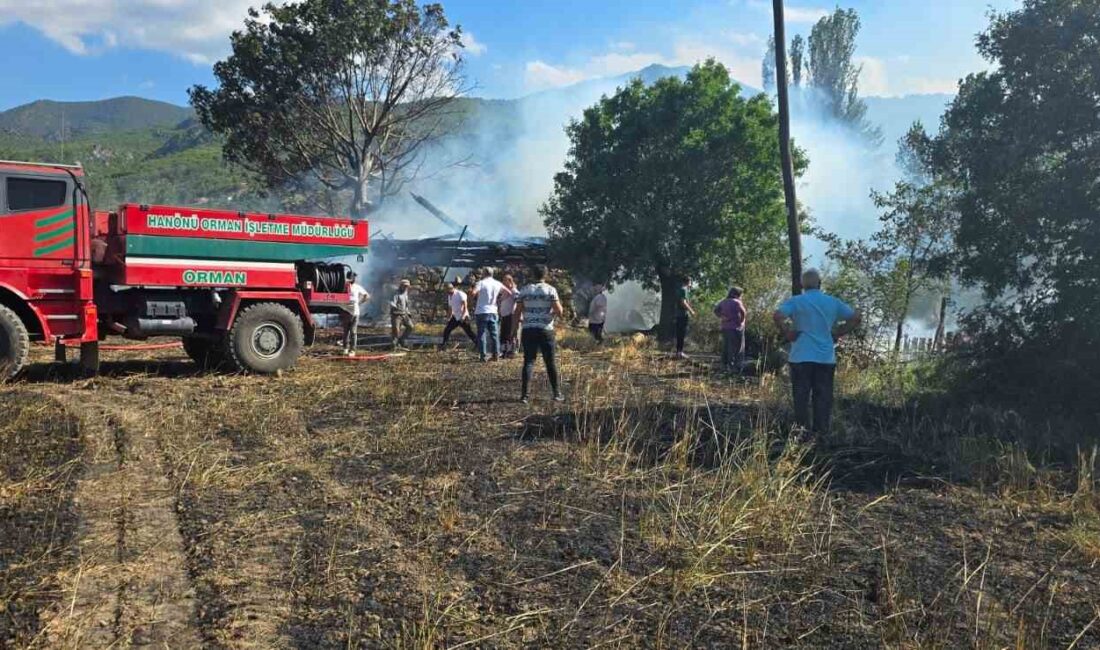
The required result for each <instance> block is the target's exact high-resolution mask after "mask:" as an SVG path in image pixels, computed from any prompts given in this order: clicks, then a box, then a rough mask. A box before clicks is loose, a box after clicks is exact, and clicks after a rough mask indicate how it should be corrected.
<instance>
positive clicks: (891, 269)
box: [825, 122, 957, 352]
mask: <svg viewBox="0 0 1100 650" xmlns="http://www.w3.org/2000/svg"><path fill="white" fill-rule="evenodd" d="M928 148H929V138H928V135H927V134H926V133H925V132H924V128H923V127H922V126H921V125H920V123H919V122H918V123H915V124H914V125H913V126H912V127H911V128H910V130H909V132H908V133H907V134H906V135H905V136H904V137H903V138H902V139H901V141H900V142H899V146H898V154H897V159H898V163H899V165H901V166H902V168H903V172H904V174H905V175H906V177H907V178H906V179H905V180H901V181H898V183H897V184H896V185H895V186H894V189H893V191H891V192H889V193H886V194H881V193H878V192H874V193H872V198H873V200H874V202H875V206H876V207H878V208H879V209H880V210H882V211H883V212H882V215H881V216H880V217H879V223H880V227H879V229H878V231H876V232H875V233H874V234H873V235H871V237H870V238H869V239H863V240H855V241H842V240H840V239H839V238H836V237H831V236H827V237H826V238H825V239H826V241H827V242H828V244H829V256H830V257H831V258H832V259H834V260H837V261H838V262H840V264H841V267H842V268H843V269H845V270H848V271H855V272H857V273H859V274H861V275H862V276H863V277H864V283H865V286H864V294H865V295H866V296H867V297H868V298H869V301H868V304H864V305H863V307H864V309H865V311H866V314H867V315H868V316H869V320H871V321H873V320H875V319H876V317H877V320H879V322H880V325H890V326H892V328H893V330H894V345H893V349H894V351H895V352H896V351H899V350H900V349H901V342H902V335H903V332H904V329H905V321H906V319H907V317H908V315H909V311H910V308H911V307H912V305H913V301H914V299H915V298H916V297H917V296H918V295H919V294H922V293H927V292H931V291H940V292H942V291H945V290H946V284H947V280H948V276H949V271H950V268H951V258H952V253H953V235H954V225H955V222H956V219H957V217H956V214H955V211H954V206H953V198H954V197H953V193H952V192H951V190H950V188H949V187H948V186H946V185H944V184H941V183H935V182H933V181H932V180H931V177H930V176H929V175H928V174H927V172H926V171H925V168H924V167H923V164H922V163H921V160H922V155H924V153H925V152H927V150H928Z"/></svg>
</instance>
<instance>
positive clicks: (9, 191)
mask: <svg viewBox="0 0 1100 650" xmlns="http://www.w3.org/2000/svg"><path fill="white" fill-rule="evenodd" d="M83 179H84V172H83V169H81V168H80V167H79V166H75V165H58V164H41V163H25V162H10V161H0V381H3V380H4V379H8V378H11V377H13V376H15V375H16V374H17V373H18V372H19V371H20V369H21V368H22V367H23V366H24V365H25V363H26V360H27V354H28V350H29V346H30V344H31V343H32V342H40V343H45V344H53V345H54V346H55V348H56V350H57V356H58V357H59V358H64V351H65V349H66V347H67V346H79V347H80V351H81V354H80V360H81V365H83V366H84V367H85V369H86V370H88V371H95V370H96V369H97V368H98V365H99V347H98V343H99V341H101V340H102V339H104V338H105V337H107V336H109V335H119V336H122V337H125V338H130V339H138V340H142V339H146V338H148V337H151V336H178V337H180V338H181V339H182V341H183V347H184V350H185V351H186V352H187V354H188V355H189V356H190V357H191V358H192V359H194V360H195V361H196V362H197V363H198V364H199V365H201V366H203V367H204V368H211V369H214V368H219V369H229V370H238V371H249V372H257V373H272V372H277V371H279V370H282V369H286V368H289V367H290V366H292V365H293V364H294V363H295V362H296V361H297V358H298V356H299V355H300V353H301V351H302V348H303V347H304V346H305V345H308V344H309V343H311V342H312V339H313V336H314V326H313V314H316V313H340V312H347V311H348V310H349V309H350V296H349V294H348V285H347V281H346V267H345V266H344V265H343V264H338V263H337V264H333V263H328V262H325V261H323V260H325V259H327V258H331V257H336V256H348V255H361V254H363V253H365V251H366V245H367V241H368V233H367V224H366V222H363V221H351V220H350V219H339V218H330V217H307V216H298V215H283V214H248V213H243V212H234V211H227V210H208V209H199V208H188V207H179V206H156V205H154V206H150V205H134V204H126V205H122V206H119V208H118V209H117V210H116V211H112V212H95V213H93V212H92V211H91V209H90V207H89V205H90V201H89V200H88V196H87V193H86V192H85V190H84V186H83Z"/></svg>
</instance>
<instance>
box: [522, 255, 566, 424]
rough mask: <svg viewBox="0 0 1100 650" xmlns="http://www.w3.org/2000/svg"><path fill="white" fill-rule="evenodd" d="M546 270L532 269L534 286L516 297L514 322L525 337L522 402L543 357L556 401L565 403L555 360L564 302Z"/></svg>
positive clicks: (538, 267)
mask: <svg viewBox="0 0 1100 650" xmlns="http://www.w3.org/2000/svg"><path fill="white" fill-rule="evenodd" d="M546 273H547V271H546V267H545V266H543V265H541V264H540V265H538V266H536V267H535V268H534V269H533V270H532V274H531V275H532V279H533V280H534V283H532V284H529V285H527V286H526V287H524V288H523V289H522V290H521V291H520V292H519V294H518V295H517V296H516V312H515V320H516V322H517V323H519V322H522V327H523V334H522V336H521V339H520V341H521V343H522V345H523V375H522V390H521V392H520V400H522V401H523V402H524V403H527V399H528V387H529V386H530V384H531V373H532V372H533V371H534V368H535V360H536V359H537V358H538V356H539V355H540V354H541V355H542V360H543V361H544V362H545V363H546V374H547V376H548V377H549V379H550V389H551V390H552V391H553V392H554V401H556V402H562V401H565V396H563V395H562V393H561V387H560V386H559V383H558V365H557V360H556V358H555V357H556V348H557V345H556V341H555V338H554V319H555V318H557V317H558V316H561V315H562V307H561V300H559V299H558V292H557V290H556V289H554V287H552V286H550V285H549V284H547V283H546Z"/></svg>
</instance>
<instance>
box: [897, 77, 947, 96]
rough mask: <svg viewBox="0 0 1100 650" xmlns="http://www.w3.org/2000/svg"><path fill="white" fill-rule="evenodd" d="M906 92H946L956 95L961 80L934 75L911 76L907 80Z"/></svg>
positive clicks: (925, 93) (926, 93)
mask: <svg viewBox="0 0 1100 650" xmlns="http://www.w3.org/2000/svg"><path fill="white" fill-rule="evenodd" d="M905 88H906V94H918V95H928V94H932V93H945V94H948V95H954V94H955V93H957V92H959V80H958V79H950V78H947V77H944V78H940V79H937V78H932V77H911V78H908V79H906V80H905Z"/></svg>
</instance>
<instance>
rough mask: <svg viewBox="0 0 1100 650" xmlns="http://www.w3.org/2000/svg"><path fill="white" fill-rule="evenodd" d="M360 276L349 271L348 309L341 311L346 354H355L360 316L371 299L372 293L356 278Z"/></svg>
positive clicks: (351, 355)
mask: <svg viewBox="0 0 1100 650" xmlns="http://www.w3.org/2000/svg"><path fill="white" fill-rule="evenodd" d="M357 278H358V276H357V275H356V274H355V271H350V272H348V303H349V304H348V309H347V310H345V311H343V312H341V314H340V322H341V325H343V326H344V337H343V345H344V354H346V355H348V356H349V357H354V356H355V349H356V348H357V347H358V345H359V316H360V315H362V313H363V305H364V304H365V303H366V302H367V301H368V300H370V294H369V293H367V290H366V289H364V288H363V286H362V285H360V284H359V283H358V282H356V281H355V280H356V279H357Z"/></svg>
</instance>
